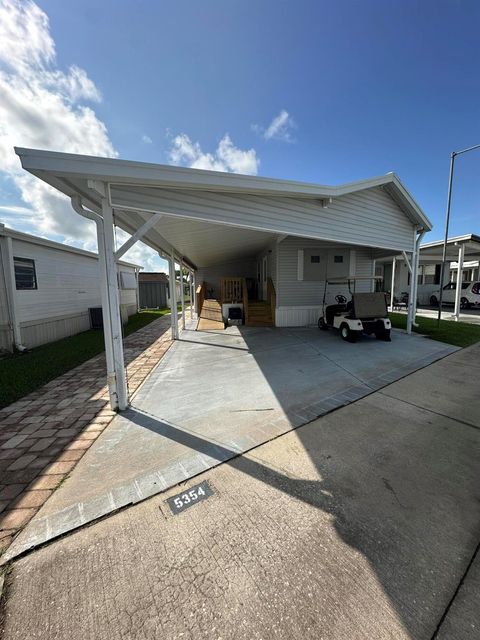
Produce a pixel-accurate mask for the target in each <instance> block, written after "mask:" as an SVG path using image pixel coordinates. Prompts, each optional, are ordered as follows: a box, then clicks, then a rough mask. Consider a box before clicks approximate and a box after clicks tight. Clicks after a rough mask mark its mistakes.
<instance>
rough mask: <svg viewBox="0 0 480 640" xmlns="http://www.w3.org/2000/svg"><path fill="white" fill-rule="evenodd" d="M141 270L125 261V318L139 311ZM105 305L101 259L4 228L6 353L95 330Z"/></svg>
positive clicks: (0, 321)
mask: <svg viewBox="0 0 480 640" xmlns="http://www.w3.org/2000/svg"><path fill="white" fill-rule="evenodd" d="M139 268H140V267H138V266H137V265H133V264H129V263H127V262H120V263H119V264H118V285H119V289H120V304H121V313H122V317H123V318H124V319H126V318H127V317H128V316H129V315H131V314H132V313H136V311H137V307H138V305H137V273H138V270H139ZM100 305H101V297H100V277H99V269H98V256H97V255H96V254H95V253H91V252H89V251H83V250H82V249H77V248H75V247H70V246H68V245H65V244H61V243H59V242H52V241H50V240H46V239H44V238H38V237H36V236H33V235H29V234H27V233H21V232H19V231H14V230H13V229H7V228H6V227H5V226H4V225H2V224H0V350H4V351H12V350H13V349H14V347H17V348H19V349H22V348H23V347H25V348H32V347H36V346H38V345H41V344H44V343H47V342H53V341H54V340H59V339H60V338H65V337H66V336H71V335H74V334H75V333H80V332H81V331H86V330H87V329H89V328H90V316H89V308H91V307H98V306H100Z"/></svg>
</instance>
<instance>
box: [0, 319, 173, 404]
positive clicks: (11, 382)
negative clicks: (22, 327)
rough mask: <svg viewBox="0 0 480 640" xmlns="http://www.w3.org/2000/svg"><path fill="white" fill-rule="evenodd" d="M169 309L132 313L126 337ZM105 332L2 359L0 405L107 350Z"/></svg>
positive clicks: (0, 364) (81, 334) (12, 400)
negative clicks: (104, 340)
mask: <svg viewBox="0 0 480 640" xmlns="http://www.w3.org/2000/svg"><path fill="white" fill-rule="evenodd" d="M166 313H170V309H160V310H158V311H157V310H155V311H141V312H140V313H136V314H134V315H133V316H130V318H129V320H128V324H127V325H125V327H124V336H128V335H129V334H131V333H133V332H134V331H138V329H141V328H142V327H145V326H146V325H147V324H150V322H152V321H153V320H156V319H157V318H159V317H160V316H163V315H165V314H166ZM104 349H105V346H104V342H103V331H100V330H98V329H91V330H90V331H84V332H83V333H79V334H77V335H76V336H71V337H69V338H64V339H63V340H58V342H51V343H50V344H46V345H43V346H41V347H37V348H36V349H32V350H31V351H28V352H26V353H15V354H13V355H9V356H6V357H5V358H2V359H1V360H0V408H1V407H5V406H7V405H9V404H11V403H12V402H15V401H16V400H19V399H20V398H22V397H23V396H25V395H27V394H28V393H30V392H31V391H35V389H38V387H41V386H42V385H43V384H46V383H47V382H49V381H50V380H53V379H54V378H57V377H58V376H61V375H62V374H63V373H65V372H67V371H69V370H70V369H73V368H74V367H76V366H78V365H79V364H82V363H83V362H85V361H86V360H89V359H90V358H93V356H96V355H97V354H99V353H101V352H102V351H104Z"/></svg>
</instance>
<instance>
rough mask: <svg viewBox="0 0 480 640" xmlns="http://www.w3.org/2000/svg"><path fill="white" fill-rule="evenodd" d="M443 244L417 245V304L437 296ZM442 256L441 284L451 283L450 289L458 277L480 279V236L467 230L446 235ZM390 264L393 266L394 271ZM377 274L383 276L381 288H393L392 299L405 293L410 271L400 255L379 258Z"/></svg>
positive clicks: (463, 279)
mask: <svg viewBox="0 0 480 640" xmlns="http://www.w3.org/2000/svg"><path fill="white" fill-rule="evenodd" d="M443 244H444V243H443V240H438V241H435V242H428V243H425V244H422V245H421V247H420V256H419V260H420V261H419V266H418V272H417V302H418V304H421V305H430V304H432V303H434V302H435V298H436V297H437V295H438V290H439V289H440V278H441V269H442V257H443ZM445 257H446V262H445V269H444V273H443V286H446V285H447V284H449V283H450V284H451V286H452V288H456V283H457V280H458V279H459V280H460V282H474V281H478V280H480V269H479V261H480V236H478V235H475V234H473V233H470V234H467V235H463V236H455V237H452V238H448V240H447V247H446V256H445ZM393 266H395V272H394V273H393ZM459 274H460V277H459ZM377 275H381V276H382V277H383V288H384V290H385V291H388V292H392V290H393V295H394V296H395V298H397V299H399V298H401V297H402V293H404V292H408V290H409V287H410V272H409V270H408V265H407V262H406V260H405V258H404V256H403V255H401V254H400V255H398V256H395V257H394V258H392V257H389V258H384V259H382V260H380V261H379V262H378V263H377ZM392 285H393V287H392ZM435 294H437V295H435ZM432 296H434V297H432Z"/></svg>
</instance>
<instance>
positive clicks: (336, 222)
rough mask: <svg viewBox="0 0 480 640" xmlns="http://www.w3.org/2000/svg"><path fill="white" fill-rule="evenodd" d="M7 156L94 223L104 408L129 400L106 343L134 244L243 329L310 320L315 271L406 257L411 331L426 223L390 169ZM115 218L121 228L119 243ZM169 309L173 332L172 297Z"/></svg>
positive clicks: (359, 268)
mask: <svg viewBox="0 0 480 640" xmlns="http://www.w3.org/2000/svg"><path fill="white" fill-rule="evenodd" d="M16 153H17V154H18V155H19V157H20V160H21V163H22V166H23V168H24V169H26V170H27V171H29V172H31V173H32V174H33V175H35V176H37V177H38V178H40V179H41V180H43V181H45V182H46V183H48V184H50V185H52V186H53V187H54V188H56V189H58V190H59V191H61V192H63V193H64V194H66V195H67V196H68V197H69V198H70V199H71V202H72V207H73V208H74V210H75V211H76V212H77V213H78V214H79V215H81V216H84V217H86V218H89V219H92V220H95V222H96V224H97V233H98V235H99V237H102V238H104V240H105V241H104V243H103V246H104V248H105V256H106V261H105V269H103V271H102V277H103V279H104V282H105V284H106V285H108V292H109V296H108V298H105V303H104V304H105V308H106V309H110V310H111V312H110V313H109V316H108V317H109V318H110V324H111V332H110V333H111V337H109V336H108V335H107V334H106V353H107V368H108V383H109V391H110V400H111V404H112V406H113V407H114V408H120V409H124V408H125V407H126V406H128V390H127V385H126V377H125V370H124V366H123V347H122V344H121V341H120V340H118V339H115V336H116V335H117V334H118V331H117V325H118V322H119V318H118V314H117V313H116V312H115V309H116V307H117V304H116V301H117V292H116V291H115V288H114V287H113V284H114V280H115V277H114V270H113V266H114V264H115V259H116V258H118V257H119V256H121V255H122V254H123V252H124V251H126V250H127V249H128V248H130V247H131V246H132V244H133V243H134V242H136V241H137V240H140V239H141V240H142V241H143V242H144V243H145V244H147V245H149V246H150V247H152V248H153V249H154V250H155V251H157V252H158V253H159V254H160V255H161V256H162V257H163V258H165V259H167V260H168V262H169V274H170V275H169V278H170V281H171V282H173V280H174V279H175V271H176V269H177V265H178V267H179V268H180V269H181V270H183V271H185V270H186V271H188V272H190V275H192V274H193V276H194V278H195V284H196V287H195V288H196V305H197V310H198V312H199V314H200V316H201V317H205V316H206V319H210V318H211V317H212V316H213V317H214V318H215V317H216V318H219V319H221V318H222V314H224V313H225V308H228V307H230V306H232V305H233V304H236V305H238V306H240V307H241V313H242V315H243V319H244V321H245V323H246V324H247V325H275V326H280V327H289V326H301V325H308V324H312V323H316V322H317V320H318V317H319V315H320V311H321V307H322V302H323V289H324V287H323V284H324V282H325V279H326V278H331V277H338V276H340V277H345V276H349V275H350V276H354V275H367V276H373V275H374V274H375V268H376V261H377V260H379V259H380V258H385V257H388V256H395V255H398V254H401V253H402V252H405V254H408V255H409V256H410V261H409V265H410V269H411V270H412V272H413V277H412V283H411V289H412V294H413V295H411V296H410V299H411V300H412V303H411V305H410V308H409V313H408V318H407V331H409V332H410V331H411V327H412V322H413V320H414V317H415V308H414V301H415V300H416V295H415V283H416V277H415V274H416V270H417V267H418V248H419V245H420V242H421V240H422V239H423V236H424V234H425V233H426V232H427V231H429V230H430V229H431V223H430V221H429V220H428V218H427V217H426V216H425V214H424V213H423V211H422V210H421V208H420V207H419V206H418V204H417V203H416V202H415V200H414V199H413V198H412V196H411V195H410V194H409V192H408V191H407V189H406V188H405V187H404V186H403V184H402V183H401V182H400V180H399V178H398V177H397V176H396V175H395V174H393V173H389V174H387V175H385V176H380V177H377V178H370V179H368V180H361V181H358V182H353V183H349V184H344V185H340V186H325V185H321V184H310V183H302V182H295V181H290V180H275V179H271V178H259V177H256V176H245V175H238V174H229V173H221V172H216V171H204V170H199V169H187V168H183V167H176V166H169V165H155V164H147V163H142V162H130V161H125V160H119V159H117V158H98V157H90V156H81V155H75V154H68V153H56V152H51V151H41V150H36V149H18V148H17V149H16ZM114 220H115V225H117V226H119V227H120V228H122V229H123V230H124V231H127V232H128V233H130V234H132V238H131V239H130V240H128V241H127V242H126V243H125V245H124V246H123V247H121V248H119V249H116V248H115V247H114V242H113V240H114V236H113V225H114ZM99 246H100V243H99ZM341 286H343V285H341ZM341 286H339V287H338V288H334V287H332V288H331V291H330V295H333V296H334V295H335V294H337V293H340V292H341V291H342V289H341ZM367 286H370V285H369V284H368V285H367ZM174 291H175V288H172V293H173V292H174ZM328 301H330V299H329V300H328ZM182 306H183V305H182ZM172 311H173V313H172V336H173V338H175V339H176V338H178V336H179V326H178V325H179V323H178V316H177V313H176V305H175V304H172ZM184 323H185V314H183V315H182V324H184ZM219 324H220V323H219Z"/></svg>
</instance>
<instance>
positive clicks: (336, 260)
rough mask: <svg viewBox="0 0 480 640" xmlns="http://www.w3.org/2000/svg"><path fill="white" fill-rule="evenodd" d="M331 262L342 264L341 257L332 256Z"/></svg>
mask: <svg viewBox="0 0 480 640" xmlns="http://www.w3.org/2000/svg"><path fill="white" fill-rule="evenodd" d="M333 261H334V262H336V263H337V264H338V263H340V262H343V256H334V257H333Z"/></svg>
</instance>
